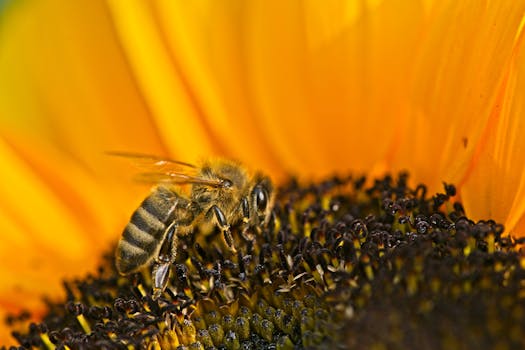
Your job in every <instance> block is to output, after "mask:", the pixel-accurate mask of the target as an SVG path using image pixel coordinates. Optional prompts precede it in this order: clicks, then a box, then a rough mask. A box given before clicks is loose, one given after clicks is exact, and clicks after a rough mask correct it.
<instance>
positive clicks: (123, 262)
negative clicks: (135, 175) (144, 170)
mask: <svg viewBox="0 0 525 350" xmlns="http://www.w3.org/2000/svg"><path fill="white" fill-rule="evenodd" d="M186 204H187V200H185V199H183V198H181V197H180V196H179V195H178V194H177V193H176V192H174V191H172V190H170V189H167V188H165V187H158V188H156V189H154V190H153V192H152V193H151V194H150V195H149V196H148V197H146V199H144V201H143V202H142V204H141V205H140V207H139V208H138V209H137V210H135V212H134V213H133V215H132V216H131V220H130V221H129V223H128V225H127V226H126V228H125V229H124V233H123V234H122V237H121V239H120V241H119V243H118V247H117V251H116V266H117V270H118V271H119V272H120V273H122V274H129V273H132V272H135V271H137V270H139V269H140V268H142V267H143V266H145V265H146V264H149V263H150V262H151V260H152V259H153V258H155V254H156V253H158V251H159V249H160V246H161V244H162V242H163V240H164V236H165V235H166V228H167V226H168V225H169V224H170V223H171V221H173V213H174V211H175V209H176V207H180V206H185V205H186Z"/></svg>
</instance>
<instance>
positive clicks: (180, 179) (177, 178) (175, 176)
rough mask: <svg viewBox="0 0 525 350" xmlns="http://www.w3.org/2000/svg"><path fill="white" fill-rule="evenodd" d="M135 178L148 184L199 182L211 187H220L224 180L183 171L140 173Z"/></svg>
mask: <svg viewBox="0 0 525 350" xmlns="http://www.w3.org/2000/svg"><path fill="white" fill-rule="evenodd" d="M135 180H136V181H138V182H142V183H150V184H159V183H163V184H177V185H185V184H201V185H206V186H212V187H222V186H225V185H226V182H225V181H224V180H221V179H207V178H203V177H199V176H192V175H188V174H184V173H176V172H166V173H156V172H155V173H140V174H137V175H136V176H135Z"/></svg>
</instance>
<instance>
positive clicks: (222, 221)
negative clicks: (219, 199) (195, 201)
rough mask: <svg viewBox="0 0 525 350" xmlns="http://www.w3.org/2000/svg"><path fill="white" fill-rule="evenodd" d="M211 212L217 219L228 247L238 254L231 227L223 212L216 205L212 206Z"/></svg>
mask: <svg viewBox="0 0 525 350" xmlns="http://www.w3.org/2000/svg"><path fill="white" fill-rule="evenodd" d="M209 212H212V213H213V215H215V218H216V219H217V225H218V226H219V228H220V229H221V231H222V235H223V238H224V242H226V245H227V246H228V248H230V249H231V251H232V252H234V253H236V252H237V249H235V245H234V243H233V237H232V233H231V231H230V225H229V224H228V221H227V220H226V216H224V213H223V212H222V210H221V209H220V208H219V207H218V206H216V205H214V206H212V207H211V208H210V211H209Z"/></svg>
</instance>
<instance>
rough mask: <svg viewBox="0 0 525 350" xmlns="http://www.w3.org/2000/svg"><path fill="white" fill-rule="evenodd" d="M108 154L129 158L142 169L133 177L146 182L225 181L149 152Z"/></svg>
mask: <svg viewBox="0 0 525 350" xmlns="http://www.w3.org/2000/svg"><path fill="white" fill-rule="evenodd" d="M106 153H107V154H108V155H111V156H116V157H121V158H126V159H129V160H130V161H131V162H132V163H133V165H135V166H136V167H138V168H139V169H141V170H143V172H141V173H138V174H137V175H136V176H135V177H134V179H135V180H136V181H137V182H141V183H146V184H161V183H162V184H176V185H185V184H201V185H206V186H212V187H221V186H224V185H225V182H224V181H223V180H220V179H208V178H203V177H200V176H198V167H197V166H195V165H193V164H190V163H186V162H181V161H178V160H173V159H169V158H165V157H159V156H155V155H150V154H142V153H131V152H118V151H111V152H106Z"/></svg>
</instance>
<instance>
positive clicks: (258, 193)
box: [253, 187, 268, 211]
mask: <svg viewBox="0 0 525 350" xmlns="http://www.w3.org/2000/svg"><path fill="white" fill-rule="evenodd" d="M253 196H254V197H255V205H256V207H257V210H259V211H263V210H265V209H266V206H267V205H268V196H267V195H266V191H264V190H263V189H262V188H261V187H256V188H254V190H253Z"/></svg>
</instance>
